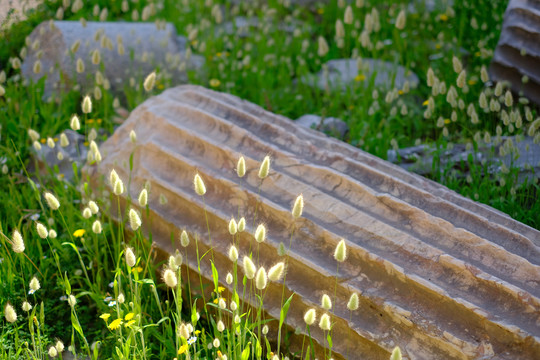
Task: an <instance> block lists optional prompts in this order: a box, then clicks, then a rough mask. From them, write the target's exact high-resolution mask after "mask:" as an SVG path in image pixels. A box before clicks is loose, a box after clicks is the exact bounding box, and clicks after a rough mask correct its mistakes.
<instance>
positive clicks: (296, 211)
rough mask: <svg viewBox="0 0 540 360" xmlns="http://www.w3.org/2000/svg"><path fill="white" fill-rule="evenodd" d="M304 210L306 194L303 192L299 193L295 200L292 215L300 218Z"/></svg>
mask: <svg viewBox="0 0 540 360" xmlns="http://www.w3.org/2000/svg"><path fill="white" fill-rule="evenodd" d="M303 210H304V196H302V194H300V195H298V197H297V198H296V200H295V202H294V206H293V208H292V212H291V213H292V216H293V218H295V219H298V218H299V217H300V216H302V211H303Z"/></svg>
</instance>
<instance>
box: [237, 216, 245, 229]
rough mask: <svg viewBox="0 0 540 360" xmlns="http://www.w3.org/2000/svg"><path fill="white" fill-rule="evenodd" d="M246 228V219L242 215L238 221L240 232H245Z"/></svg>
mask: <svg viewBox="0 0 540 360" xmlns="http://www.w3.org/2000/svg"><path fill="white" fill-rule="evenodd" d="M244 230H246V219H244V218H243V217H242V218H240V220H239V221H238V232H243V231H244Z"/></svg>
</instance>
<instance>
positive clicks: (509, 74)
mask: <svg viewBox="0 0 540 360" xmlns="http://www.w3.org/2000/svg"><path fill="white" fill-rule="evenodd" d="M538 44H540V3H539V2H538V1H528V0H510V3H509V4H508V8H507V9H506V13H505V15H504V22H503V29H502V32H501V37H500V38H499V43H498V44H497V48H496V49H495V54H494V56H493V61H492V63H491V69H490V71H491V76H492V78H493V79H494V80H495V81H501V80H507V81H509V82H510V84H511V88H512V90H513V91H514V92H516V93H523V95H525V96H526V97H528V98H529V99H531V100H532V101H534V102H535V103H537V104H540V67H539V66H538V64H539V63H540V46H539V45H538ZM523 77H527V78H528V81H523Z"/></svg>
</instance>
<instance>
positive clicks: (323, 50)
mask: <svg viewBox="0 0 540 360" xmlns="http://www.w3.org/2000/svg"><path fill="white" fill-rule="evenodd" d="M317 42H318V45H319V48H318V50H317V54H318V55H319V56H320V57H323V56H325V55H326V54H328V50H329V48H328V43H327V42H326V39H325V38H324V37H322V36H319V39H318V41H317Z"/></svg>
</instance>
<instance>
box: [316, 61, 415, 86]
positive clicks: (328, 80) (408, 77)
mask: <svg viewBox="0 0 540 360" xmlns="http://www.w3.org/2000/svg"><path fill="white" fill-rule="evenodd" d="M359 63H360V68H359V67H358V64H359ZM324 66H326V67H327V69H328V71H327V74H326V71H325V70H324ZM370 82H373V84H374V85H375V86H376V87H381V88H385V89H387V90H389V89H391V88H393V87H396V88H398V89H402V88H403V86H404V85H405V82H409V86H410V87H411V88H415V87H417V86H418V84H419V79H418V76H416V74H414V73H413V72H411V71H409V70H406V69H405V68H404V67H403V66H400V65H396V64H392V63H390V62H388V61H383V60H377V59H366V58H363V59H362V60H361V62H359V61H358V60H355V59H337V60H330V61H328V62H327V63H326V64H325V65H323V69H322V70H321V71H319V73H318V74H316V75H315V78H309V79H308V83H312V84H313V85H315V86H317V87H318V88H319V89H321V90H325V89H326V88H327V87H329V88H333V89H335V88H341V89H343V90H345V89H347V87H350V86H352V84H354V83H360V84H363V86H367V85H368V84H369V83H370Z"/></svg>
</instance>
